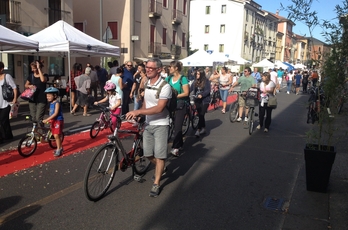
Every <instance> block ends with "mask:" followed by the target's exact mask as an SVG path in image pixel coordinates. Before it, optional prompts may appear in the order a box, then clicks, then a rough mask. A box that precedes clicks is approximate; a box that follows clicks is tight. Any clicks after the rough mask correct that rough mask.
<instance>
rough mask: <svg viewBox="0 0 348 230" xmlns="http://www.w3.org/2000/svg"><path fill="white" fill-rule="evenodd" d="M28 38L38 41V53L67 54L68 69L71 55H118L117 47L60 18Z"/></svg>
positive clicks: (24, 51) (23, 52)
mask: <svg viewBox="0 0 348 230" xmlns="http://www.w3.org/2000/svg"><path fill="white" fill-rule="evenodd" d="M29 38H30V39H32V40H36V41H38V42H39V52H38V55H42V56H67V57H68V66H69V70H70V69H71V61H70V58H71V57H89V56H93V57H111V56H120V48H119V47H117V46H113V45H110V44H107V43H105V42H102V41H99V40H97V39H95V38H93V37H91V36H89V35H87V34H85V33H83V32H81V31H80V30H78V29H76V28H75V27H73V26H71V25H70V24H68V23H66V22H64V21H62V20H60V21H58V22H56V23H54V24H53V25H51V26H49V27H47V28H45V29H43V30H41V31H39V32H38V33H36V34H34V35H32V36H30V37H29ZM9 52H11V53H21V54H28V53H34V52H36V51H35V50H15V51H9ZM70 80H71V78H70V77H69V84H70ZM70 93H71V92H70Z"/></svg>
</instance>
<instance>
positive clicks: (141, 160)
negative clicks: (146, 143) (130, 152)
mask: <svg viewBox="0 0 348 230" xmlns="http://www.w3.org/2000/svg"><path fill="white" fill-rule="evenodd" d="M150 163H151V162H150V160H149V159H148V158H147V157H145V156H144V150H143V140H142V139H141V140H138V142H137V143H136V145H135V148H134V164H133V171H134V172H135V173H136V174H137V175H139V176H142V175H144V174H145V173H146V171H147V170H148V169H149V166H150Z"/></svg>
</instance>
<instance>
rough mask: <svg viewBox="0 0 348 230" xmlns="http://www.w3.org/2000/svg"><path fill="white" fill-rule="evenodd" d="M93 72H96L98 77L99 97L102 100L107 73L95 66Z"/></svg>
mask: <svg viewBox="0 0 348 230" xmlns="http://www.w3.org/2000/svg"><path fill="white" fill-rule="evenodd" d="M95 70H96V71H97V75H98V82H99V87H100V94H101V97H102V98H103V97H104V93H105V90H104V86H105V83H106V81H107V80H109V79H108V72H107V71H106V69H104V68H101V67H100V66H99V65H96V66H95Z"/></svg>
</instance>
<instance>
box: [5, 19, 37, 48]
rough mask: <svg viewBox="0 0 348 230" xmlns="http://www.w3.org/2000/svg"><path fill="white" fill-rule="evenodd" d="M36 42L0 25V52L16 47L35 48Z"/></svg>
mask: <svg viewBox="0 0 348 230" xmlns="http://www.w3.org/2000/svg"><path fill="white" fill-rule="evenodd" d="M38 44H39V43H38V42H37V41H34V40H32V39H29V38H27V37H25V36H23V35H21V34H19V33H17V32H15V31H13V30H10V29H8V28H6V27H4V26H2V25H0V52H1V51H9V50H18V49H33V50H37V49H38V47H39V45H38Z"/></svg>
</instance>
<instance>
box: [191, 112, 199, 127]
mask: <svg viewBox="0 0 348 230" xmlns="http://www.w3.org/2000/svg"><path fill="white" fill-rule="evenodd" d="M191 116H192V120H191V123H192V128H193V129H197V127H198V122H199V116H198V115H197V113H196V112H194V113H192V115H191Z"/></svg>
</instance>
